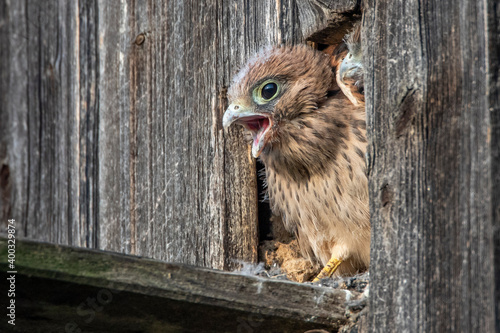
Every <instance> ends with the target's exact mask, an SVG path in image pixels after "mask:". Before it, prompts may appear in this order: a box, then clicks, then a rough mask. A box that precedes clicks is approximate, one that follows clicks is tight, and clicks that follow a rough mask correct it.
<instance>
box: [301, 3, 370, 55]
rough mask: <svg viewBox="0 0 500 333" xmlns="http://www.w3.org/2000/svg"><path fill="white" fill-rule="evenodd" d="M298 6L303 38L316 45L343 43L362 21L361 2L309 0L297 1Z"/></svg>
mask: <svg viewBox="0 0 500 333" xmlns="http://www.w3.org/2000/svg"><path fill="white" fill-rule="evenodd" d="M297 6H298V8H299V20H300V27H301V30H302V34H303V36H304V37H305V38H306V39H307V40H309V41H312V42H316V43H321V44H328V45H334V44H338V43H340V42H342V40H343V38H344V36H345V35H346V33H348V32H349V31H350V30H351V29H352V26H353V24H354V23H355V22H356V21H358V20H360V19H361V1H360V0H307V1H297Z"/></svg>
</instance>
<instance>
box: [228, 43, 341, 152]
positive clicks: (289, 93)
mask: <svg viewBox="0 0 500 333" xmlns="http://www.w3.org/2000/svg"><path fill="white" fill-rule="evenodd" d="M333 80H334V74H333V73H332V68H331V66H330V65H329V58H328V56H327V55H326V54H324V53H322V52H319V51H315V50H313V49H311V48H309V47H307V46H305V45H298V46H283V47H274V48H267V49H265V50H263V51H261V52H259V53H258V54H257V55H255V56H254V57H253V58H252V59H251V60H250V61H249V62H248V63H247V64H246V66H245V67H244V68H243V69H242V70H241V71H240V72H239V73H238V74H237V75H236V76H235V77H234V79H233V82H232V84H231V86H230V88H229V90H228V97H229V103H230V105H229V107H228V108H227V110H226V112H225V114H224V118H223V125H224V127H225V128H227V127H229V126H230V125H231V124H234V123H236V124H240V125H242V126H243V127H244V128H246V130H247V131H248V132H249V133H250V134H251V136H252V155H253V156H254V157H255V158H256V157H258V156H259V155H260V154H261V153H262V154H266V153H269V152H271V151H272V150H273V149H279V147H280V144H279V143H280V142H281V141H282V139H283V138H284V137H286V135H287V131H288V129H289V128H290V126H294V125H293V124H292V122H294V121H297V120H299V119H300V118H301V117H305V116H307V115H308V114H310V113H311V112H314V111H315V110H316V109H317V108H318V106H319V105H320V104H321V103H322V102H323V101H324V100H325V99H326V97H327V93H328V90H329V88H330V87H331V85H332V82H333ZM294 130H297V128H294Z"/></svg>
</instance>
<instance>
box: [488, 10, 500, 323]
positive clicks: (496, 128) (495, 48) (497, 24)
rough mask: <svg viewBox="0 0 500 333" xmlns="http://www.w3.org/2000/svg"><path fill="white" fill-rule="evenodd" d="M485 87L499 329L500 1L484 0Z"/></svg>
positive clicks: (499, 321)
mask: <svg viewBox="0 0 500 333" xmlns="http://www.w3.org/2000/svg"><path fill="white" fill-rule="evenodd" d="M486 19H487V25H486V33H487V36H488V39H487V40H488V54H487V59H488V60H487V64H488V68H489V69H488V73H487V78H488V86H487V95H488V100H489V112H490V117H491V149H492V151H491V153H492V160H491V181H492V186H491V187H492V205H491V208H492V217H493V231H494V234H493V244H494V250H493V251H494V253H493V254H494V258H495V259H494V274H495V309H496V311H495V313H496V320H495V325H496V327H495V331H496V332H500V59H499V55H500V4H499V3H498V2H495V1H488V2H487V18H486Z"/></svg>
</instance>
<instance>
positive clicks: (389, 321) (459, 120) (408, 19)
mask: <svg viewBox="0 0 500 333" xmlns="http://www.w3.org/2000/svg"><path fill="white" fill-rule="evenodd" d="M488 6H489V7H495V8H496V6H497V5H495V4H494V1H483V2H477V1H467V0H462V1H458V2H457V1H427V2H424V3H422V2H419V1H407V2H404V3H403V2H396V1H394V2H389V3H375V1H366V3H365V6H364V8H365V12H364V15H365V16H364V24H363V38H362V40H363V43H364V58H365V65H366V71H367V77H366V80H365V82H366V86H365V87H366V90H365V91H366V108H367V115H368V127H369V135H368V136H369V138H370V144H369V151H370V165H369V169H370V196H371V207H370V208H371V218H372V228H373V229H372V261H371V267H370V275H371V279H372V280H371V288H370V309H371V311H370V314H369V325H368V329H367V330H366V331H369V332H372V331H377V332H455V331H462V332H493V331H495V314H494V311H495V310H494V309H495V304H498V302H499V299H498V296H497V298H496V299H495V296H494V290H495V283H494V282H495V276H494V274H495V273H494V267H495V266H494V256H493V253H494V243H493V240H494V238H493V231H494V225H495V224H496V226H497V228H498V215H497V216H496V217H494V215H495V214H496V213H492V212H493V211H496V212H498V207H499V206H500V200H499V196H498V178H497V176H496V175H494V174H493V171H494V170H498V151H499V140H498V126H499V123H498V115H494V113H495V110H498V107H499V103H498V63H499V58H498V53H496V56H492V54H491V52H492V50H496V51H498V41H497V39H495V38H496V37H493V36H491V34H492V33H493V34H497V35H498V30H497V29H498V28H497V27H498V23H499V22H498V14H489V15H487V13H488V12H490V13H491V11H490V10H491V9H493V8H489V7H488ZM496 13H498V10H497V9H496ZM495 15H496V16H495ZM495 40H496V41H495ZM488 52H490V53H489V54H488ZM487 78H489V79H487ZM495 89H496V90H495ZM488 90H490V92H493V94H494V95H491V94H490V95H489V96H488V94H487V92H488ZM497 113H498V112H497ZM493 133H494V134H493ZM492 134H493V136H492ZM492 178H495V179H496V182H494V184H496V185H494V186H496V188H494V187H492ZM496 235H497V241H498V232H497V234H496ZM496 256H497V263H498V247H497V250H496ZM496 274H497V276H496V281H498V279H499V276H498V265H497V267H496ZM497 285H498V282H497ZM497 295H498V294H497ZM497 329H498V328H497Z"/></svg>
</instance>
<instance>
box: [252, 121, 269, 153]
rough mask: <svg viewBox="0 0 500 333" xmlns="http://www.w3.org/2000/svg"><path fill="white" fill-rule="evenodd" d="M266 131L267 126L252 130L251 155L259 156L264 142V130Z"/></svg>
mask: <svg viewBox="0 0 500 333" xmlns="http://www.w3.org/2000/svg"><path fill="white" fill-rule="evenodd" d="M266 131H267V126H265V127H264V126H263V127H261V128H259V130H258V131H257V132H253V133H252V136H253V144H252V155H253V157H255V158H257V157H259V155H260V153H261V152H262V149H263V148H264V143H265V137H264V135H265V132H266Z"/></svg>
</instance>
